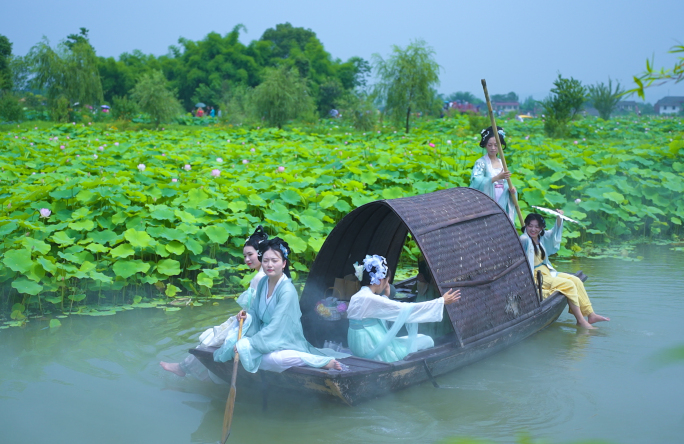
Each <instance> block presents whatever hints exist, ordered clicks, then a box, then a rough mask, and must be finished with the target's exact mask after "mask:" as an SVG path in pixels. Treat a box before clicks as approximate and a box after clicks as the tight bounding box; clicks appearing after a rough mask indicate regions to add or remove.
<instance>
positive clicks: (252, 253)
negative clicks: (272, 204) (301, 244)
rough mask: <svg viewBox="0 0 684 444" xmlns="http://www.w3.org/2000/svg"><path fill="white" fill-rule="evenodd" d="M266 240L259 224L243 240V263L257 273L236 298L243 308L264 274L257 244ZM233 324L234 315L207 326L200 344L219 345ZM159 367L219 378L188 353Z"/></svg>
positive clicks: (202, 376)
mask: <svg viewBox="0 0 684 444" xmlns="http://www.w3.org/2000/svg"><path fill="white" fill-rule="evenodd" d="M266 240H268V234H266V232H265V231H264V227H262V226H261V225H259V226H258V227H257V228H256V230H254V233H252V235H251V236H249V237H248V238H247V241H245V246H244V247H243V248H242V254H243V256H244V260H245V264H246V265H247V266H248V267H249V268H250V269H251V270H257V273H256V274H255V275H254V277H252V279H251V281H250V282H249V288H247V290H246V291H244V292H243V293H242V294H241V295H240V296H239V297H238V298H237V300H236V302H237V303H238V304H239V305H240V306H241V307H242V308H243V309H245V310H247V309H249V306H250V304H251V302H252V300H253V299H254V294H255V293H256V289H257V286H258V285H259V281H261V278H263V277H264V276H266V273H264V270H263V268H262V267H261V262H260V261H259V255H258V248H259V244H260V243H262V242H264V241H266ZM234 324H235V317H234V316H231V317H230V318H229V319H228V320H227V321H226V322H224V323H223V324H221V325H217V326H215V327H212V328H209V329H207V330H205V331H204V333H202V334H201V335H200V337H199V339H200V346H214V347H217V346H220V345H222V344H223V342H224V341H225V339H226V335H227V334H228V332H229V329H230V327H232V326H233V325H234ZM159 365H161V367H162V368H163V369H164V370H166V371H169V372H171V373H174V374H176V375H178V376H181V377H184V376H185V375H186V374H187V373H190V374H191V375H193V376H194V377H196V378H197V379H199V380H200V381H205V380H207V379H211V380H213V381H214V382H220V378H219V377H218V376H216V375H214V374H213V373H211V372H210V371H208V370H207V368H206V367H205V366H204V365H202V363H201V362H200V361H199V360H198V359H197V358H196V357H195V356H193V355H190V354H189V355H188V356H187V357H186V358H185V359H184V360H182V361H181V362H164V361H161V362H160V363H159Z"/></svg>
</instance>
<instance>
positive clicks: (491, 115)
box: [482, 79, 524, 227]
mask: <svg viewBox="0 0 684 444" xmlns="http://www.w3.org/2000/svg"><path fill="white" fill-rule="evenodd" d="M482 88H483V89H484V94H485V99H487V110H488V111H489V119H490V120H491V121H492V130H493V131H494V137H496V146H497V147H498V150H499V157H500V158H501V165H502V166H503V170H504V171H505V172H508V166H507V165H506V157H505V156H504V152H503V147H502V146H501V140H499V129H498V128H497V127H496V119H494V111H493V110H492V102H491V101H490V100H489V91H487V82H486V81H485V79H482ZM506 180H507V181H508V188H509V189H513V182H511V178H510V177H509V178H508V179H506ZM511 200H512V201H513V204H514V205H515V211H516V213H517V214H518V220H519V221H520V226H521V227H522V226H523V223H524V222H523V220H524V219H523V217H522V212H521V211H520V205H518V196H516V195H515V194H514V193H511Z"/></svg>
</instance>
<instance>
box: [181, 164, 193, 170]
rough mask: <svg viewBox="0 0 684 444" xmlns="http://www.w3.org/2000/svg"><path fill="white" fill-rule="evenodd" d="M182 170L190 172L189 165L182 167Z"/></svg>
mask: <svg viewBox="0 0 684 444" xmlns="http://www.w3.org/2000/svg"><path fill="white" fill-rule="evenodd" d="M183 169H184V170H185V171H190V170H191V169H192V167H191V166H190V165H188V164H185V166H184V167H183Z"/></svg>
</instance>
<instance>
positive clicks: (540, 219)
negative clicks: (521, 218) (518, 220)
mask: <svg viewBox="0 0 684 444" xmlns="http://www.w3.org/2000/svg"><path fill="white" fill-rule="evenodd" d="M533 220H536V221H537V223H538V224H539V228H541V231H540V232H539V237H540V238H541V237H542V236H543V235H544V233H545V231H544V229H545V228H546V221H545V220H544V217H543V216H542V215H541V214H539V213H530V214H528V215H527V217H526V218H525V223H524V224H523V226H522V228H521V229H520V230H521V231H522V232H523V233H525V234H527V233H526V231H525V228H527V225H529V223H530V222H532V221H533ZM532 245H533V246H534V254H535V255H537V254H539V251H541V258H542V260H544V258H545V257H546V253H545V252H544V249H543V248H541V247H540V246H538V245H537V244H535V243H534V242H532Z"/></svg>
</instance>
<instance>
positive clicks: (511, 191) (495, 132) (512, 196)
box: [470, 79, 523, 226]
mask: <svg viewBox="0 0 684 444" xmlns="http://www.w3.org/2000/svg"><path fill="white" fill-rule="evenodd" d="M482 89H483V90H484V95H485V99H487V110H488V111H489V119H490V121H491V122H492V126H491V127H489V128H488V129H489V130H490V132H489V133H487V134H485V132H486V131H487V130H484V131H483V133H482V140H480V146H482V147H486V146H487V143H488V142H489V137H491V136H493V140H495V141H496V143H495V146H496V150H497V152H498V153H499V157H498V158H496V156H494V157H495V159H496V160H497V161H500V162H501V173H505V174H504V175H503V176H500V177H501V179H505V180H506V184H507V185H508V193H505V192H504V193H502V194H501V195H500V196H505V198H506V199H509V200H510V202H511V203H513V207H514V208H515V214H517V215H518V220H519V221H520V225H521V226H522V224H523V217H522V213H521V212H520V206H519V205H518V195H517V192H516V190H515V188H514V187H513V182H511V173H510V172H509V171H508V166H507V165H506V157H505V156H504V152H503V147H505V146H506V145H505V143H503V142H502V141H501V140H500V137H499V136H502V137H503V136H505V133H504V132H503V130H502V131H501V133H499V129H498V128H497V127H496V119H495V118H494V111H492V102H491V100H489V91H487V82H486V81H485V79H482ZM489 134H491V136H490V135H489ZM485 136H486V138H487V140H486V141H485V143H484V145H483V143H482V141H483V140H485ZM493 148H494V146H493V147H492V149H493ZM485 157H487V158H489V160H490V161H491V160H492V158H491V157H490V155H489V149H488V151H487V155H486V156H485ZM485 162H486V161H485ZM495 165H496V162H495ZM475 167H476V168H477V162H476V163H475ZM501 173H498V174H501ZM474 175H475V168H473V176H474ZM492 179H493V177H492V178H490V179H489V181H490V183H492V184H493V183H494V182H495V181H494V180H492ZM501 179H497V180H501ZM485 182H486V181H485ZM484 185H486V183H484ZM484 185H483V186H484ZM470 186H471V187H473V188H476V189H478V188H477V187H475V186H473V180H472V179H471V185H470ZM492 188H494V193H493V194H494V195H492V194H489V195H490V197H492V199H495V196H496V190H495V188H496V187H494V186H492ZM504 190H505V187H504ZM495 200H496V199H495ZM497 202H498V201H497ZM499 205H501V204H499ZM502 207H503V208H504V209H505V210H506V212H507V213H508V216H509V217H510V218H511V221H512V222H513V225H515V217H514V216H513V215H512V214H511V211H509V208H508V207H509V205H508V203H507V204H506V206H505V207H504V206H503V205H502Z"/></svg>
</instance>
